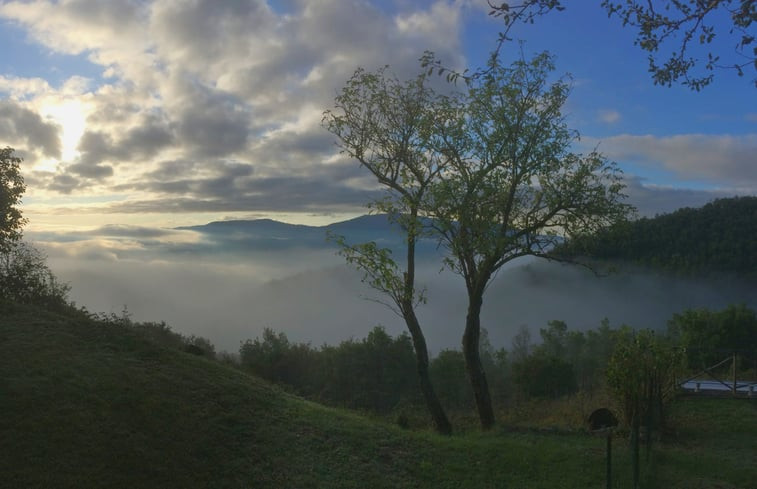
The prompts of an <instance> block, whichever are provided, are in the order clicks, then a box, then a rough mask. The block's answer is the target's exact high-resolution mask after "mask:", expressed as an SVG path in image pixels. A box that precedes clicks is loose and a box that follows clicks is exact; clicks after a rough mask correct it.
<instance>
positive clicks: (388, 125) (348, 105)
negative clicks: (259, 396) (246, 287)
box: [323, 68, 452, 434]
mask: <svg viewBox="0 0 757 489" xmlns="http://www.w3.org/2000/svg"><path fill="white" fill-rule="evenodd" d="M435 100H436V96H435V94H434V93H433V91H431V90H430V89H429V88H428V87H427V86H426V78H425V77H424V76H419V77H418V78H416V79H415V80H412V81H410V82H407V83H402V82H400V81H399V80H398V79H397V78H395V77H391V76H389V75H388V74H387V72H386V68H384V69H381V70H379V71H377V72H375V73H369V72H366V71H365V70H363V69H358V70H357V71H355V73H354V74H353V75H352V77H351V78H350V79H349V81H348V82H347V84H346V85H345V87H344V88H343V89H342V91H341V93H340V94H339V95H338V96H337V97H336V100H335V102H336V107H335V109H334V110H328V111H326V112H325V113H324V117H323V125H324V127H326V128H327V129H328V130H329V131H330V132H331V133H333V134H334V135H335V136H336V137H337V138H338V140H339V142H338V145H339V147H340V148H341V149H342V152H343V153H345V154H346V155H348V156H350V157H351V158H354V159H356V160H358V161H359V162H360V163H361V164H362V165H363V166H364V167H365V168H366V169H368V170H369V171H370V172H371V173H372V174H373V175H374V176H375V177H376V179H377V181H378V182H379V184H381V185H382V186H384V187H385V188H386V190H387V194H386V197H385V198H383V199H379V200H376V201H374V202H372V203H371V204H370V206H369V207H371V208H373V209H374V210H376V211H378V212H381V213H386V214H387V215H388V216H389V217H390V219H392V220H393V221H394V222H395V223H396V224H398V225H399V226H400V227H401V228H402V230H403V231H404V233H405V238H406V239H405V243H406V248H405V259H404V266H402V265H400V264H398V263H397V261H395V260H394V258H393V256H392V251H391V250H389V249H386V248H380V247H378V246H377V245H376V243H374V242H371V243H364V244H358V245H352V244H348V243H346V242H345V240H344V239H343V238H340V237H335V239H336V241H337V242H338V243H339V245H340V246H341V250H342V251H341V253H342V254H343V255H344V257H345V258H346V259H347V261H348V262H349V263H351V264H352V265H354V266H355V267H356V268H358V269H359V270H362V271H363V272H364V274H365V275H364V281H365V282H367V283H368V284H369V285H370V286H371V287H373V288H374V289H376V290H378V291H379V292H381V293H383V294H384V295H386V296H387V297H388V298H389V301H388V302H384V304H385V305H387V306H388V307H390V308H391V309H392V310H393V311H395V312H396V313H397V314H398V315H399V316H401V317H402V318H403V319H404V321H405V324H406V325H407V329H408V331H409V332H410V337H411V338H412V341H413V347H414V349H415V355H416V360H417V362H416V363H417V371H418V380H419V384H420V388H421V391H422V392H423V396H424V399H425V401H426V406H427V407H428V410H429V412H430V413H431V417H432V419H433V422H434V425H435V427H436V430H437V431H438V432H440V433H444V434H449V433H451V432H452V426H451V425H450V422H449V420H448V418H447V415H446V414H445V412H444V409H443V408H442V405H441V404H440V402H439V399H438V397H437V395H436V393H435V392H434V388H433V385H432V383H431V378H430V376H429V358H428V348H427V346H426V339H425V336H424V334H423V330H422V329H421V325H420V322H419V321H418V318H417V316H416V314H415V308H416V306H418V304H420V303H422V302H424V301H425V297H424V294H423V290H418V288H417V287H416V284H415V261H416V257H415V248H416V244H417V242H418V240H419V239H420V238H421V237H422V235H423V225H422V220H421V218H422V217H423V208H422V203H423V201H424V199H425V198H426V194H427V193H428V192H429V190H430V187H431V185H432V184H433V182H434V181H435V180H436V179H437V178H438V175H439V173H440V172H441V171H442V169H443V166H442V161H441V160H440V159H439V158H438V155H436V154H435V153H434V152H432V151H431V146H430V139H431V137H432V131H433V120H434V106H435V103H436V102H435Z"/></svg>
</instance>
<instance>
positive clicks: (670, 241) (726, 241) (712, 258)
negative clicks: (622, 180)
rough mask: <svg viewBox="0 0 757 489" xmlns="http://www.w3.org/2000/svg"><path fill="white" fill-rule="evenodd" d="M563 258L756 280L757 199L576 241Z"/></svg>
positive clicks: (653, 220)
mask: <svg viewBox="0 0 757 489" xmlns="http://www.w3.org/2000/svg"><path fill="white" fill-rule="evenodd" d="M557 253H558V254H559V255H561V256H578V255H581V256H590V257H593V258H597V259H602V260H611V261H618V262H625V263H633V264H637V265H642V266H648V267H653V268H657V269H662V270H665V271H670V272H675V273H681V274H720V273H728V274H736V275H739V276H742V277H745V278H749V279H755V278H757V197H735V198H729V199H718V200H715V201H713V202H711V203H709V204H707V205H705V206H703V207H701V208H683V209H679V210H677V211H675V212H672V213H670V214H662V215H658V216H656V217H653V218H641V219H638V220H635V221H631V222H627V223H624V224H622V225H618V226H615V227H612V228H610V229H607V230H605V231H604V232H602V233H600V234H599V235H597V236H591V237H584V238H582V239H575V240H573V241H571V242H568V243H566V244H565V245H564V246H563V247H561V248H560V249H559V250H557Z"/></svg>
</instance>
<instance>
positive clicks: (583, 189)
mask: <svg viewBox="0 0 757 489" xmlns="http://www.w3.org/2000/svg"><path fill="white" fill-rule="evenodd" d="M553 70H554V65H553V62H552V58H551V57H550V56H549V55H548V54H546V53H543V54H540V55H538V56H536V57H534V58H533V59H532V60H525V59H520V60H518V61H516V62H514V63H513V64H512V65H511V66H509V67H506V66H503V65H502V64H501V63H500V59H499V57H498V56H492V57H491V60H490V63H489V65H488V67H487V70H486V74H485V75H483V76H482V77H480V78H476V79H471V80H469V82H468V91H467V93H465V94H463V95H461V96H459V97H447V98H445V99H444V104H445V105H446V107H445V109H444V110H441V111H437V116H438V118H439V120H437V121H436V125H435V131H436V132H435V135H434V136H435V137H434V144H435V148H434V149H435V151H436V152H438V153H439V154H440V155H443V156H444V159H445V160H444V171H442V172H440V173H439V174H438V182H437V183H435V184H434V185H433V186H432V188H431V192H429V195H428V198H427V199H426V200H425V201H424V206H425V207H426V209H427V212H428V214H429V216H431V217H432V220H431V223H432V226H433V228H434V230H435V232H436V236H437V238H438V240H439V242H440V245H441V246H442V247H443V248H444V249H446V251H447V258H446V259H445V263H446V265H447V266H448V267H449V268H450V269H451V270H452V271H453V272H455V273H457V274H459V275H460V276H462V278H463V279H464V281H465V285H466V289H467V293H468V308H467V315H466V321H465V328H464V334H463V353H464V355H465V360H466V368H467V371H468V375H469V379H470V382H471V386H472V388H473V392H474V396H475V399H476V406H477V409H478V414H479V418H480V421H481V426H482V428H484V429H488V428H491V427H492V426H493V425H494V412H493V409H492V404H491V397H490V394H489V387H488V384H487V380H486V375H485V373H484V370H483V367H482V364H481V357H480V352H479V339H480V333H481V320H480V315H481V309H482V306H483V297H484V292H485V291H486V289H487V287H488V285H489V283H490V282H491V280H492V279H493V278H494V277H495V274H496V273H497V272H498V271H499V270H500V269H501V268H502V266H503V265H505V264H506V263H508V262H510V261H512V260H515V259H517V258H519V257H523V256H536V257H544V258H554V257H551V256H550V255H549V250H550V249H552V248H553V247H554V246H555V245H556V244H558V243H559V242H561V241H562V240H563V239H564V238H565V237H566V236H567V237H571V236H575V235H581V234H585V233H592V232H596V231H597V230H598V229H601V228H603V227H605V226H608V225H610V224H612V223H614V222H617V221H618V220H621V219H623V218H624V217H625V216H626V215H627V213H628V212H629V210H630V207H629V206H628V205H626V204H623V203H622V202H621V200H622V198H623V197H624V195H623V194H622V189H623V184H622V183H621V176H620V173H619V170H618V169H617V167H616V166H615V164H614V163H611V162H608V161H607V160H606V159H605V158H604V157H603V156H602V155H601V154H599V153H597V152H592V153H590V154H588V155H586V156H584V155H580V154H575V153H572V152H570V146H571V144H572V143H573V142H574V141H575V140H576V139H577V137H578V134H577V133H576V132H574V131H571V130H569V129H568V128H567V126H566V123H565V120H564V116H563V115H562V113H561V108H562V106H563V104H564V103H565V101H566V99H567V96H568V93H569V86H568V84H567V82H566V81H565V80H562V79H561V80H557V81H555V82H554V83H549V82H548V78H549V76H550V74H551V72H552V71H553Z"/></svg>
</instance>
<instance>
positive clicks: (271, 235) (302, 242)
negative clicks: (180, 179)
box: [177, 214, 436, 251]
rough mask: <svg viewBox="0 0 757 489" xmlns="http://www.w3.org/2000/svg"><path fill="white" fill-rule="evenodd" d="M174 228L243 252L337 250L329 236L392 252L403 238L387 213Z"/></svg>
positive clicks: (427, 247) (426, 245)
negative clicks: (312, 221)
mask: <svg viewBox="0 0 757 489" xmlns="http://www.w3.org/2000/svg"><path fill="white" fill-rule="evenodd" d="M177 229H181V230H191V231H195V232H198V233H201V234H204V235H206V236H207V237H208V238H209V239H211V240H213V241H215V242H217V243H218V244H220V245H222V246H223V247H225V248H229V247H232V248H243V249H246V250H249V249H255V250H269V251H276V250H286V249H291V248H316V249H323V248H336V245H335V244H334V243H332V242H330V241H329V240H328V236H329V234H334V235H339V236H344V237H345V238H346V240H347V242H348V243H355V244H357V243H365V242H369V241H375V242H376V243H377V244H379V245H380V246H383V247H387V248H391V249H393V250H401V249H404V246H405V242H404V235H403V233H402V231H401V229H400V228H399V226H398V225H397V224H394V223H392V222H391V221H390V219H389V218H388V216H387V215H386V214H375V215H365V216H360V217H356V218H354V219H350V220H347V221H341V222H336V223H333V224H329V225H326V226H306V225H302V224H287V223H283V222H279V221H274V220H271V219H255V220H234V221H215V222H211V223H208V224H204V225H199V226H185V227H180V228H177ZM435 246H436V244H435V242H432V241H431V240H424V241H423V243H422V244H421V246H420V247H419V248H420V251H422V250H427V251H431V250H432V249H435Z"/></svg>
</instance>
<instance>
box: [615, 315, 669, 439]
mask: <svg viewBox="0 0 757 489" xmlns="http://www.w3.org/2000/svg"><path fill="white" fill-rule="evenodd" d="M681 365H682V353H681V349H680V348H676V347H674V345H672V344H671V343H670V342H669V341H668V340H666V339H664V338H660V337H659V336H658V335H656V334H655V333H654V331H651V330H648V329H644V330H640V331H636V332H630V333H629V332H627V331H626V332H624V333H623V334H621V335H620V337H619V339H618V343H617V344H616V346H615V350H614V352H613V354H612V357H610V362H609V364H608V365H607V385H608V387H609V388H610V392H611V393H612V395H613V397H614V398H615V400H616V402H617V404H618V405H619V407H620V409H621V412H622V415H623V419H624V420H625V422H626V423H627V424H628V425H629V426H630V425H631V423H632V421H633V420H634V418H636V419H637V420H638V419H640V420H644V421H646V426H648V427H652V426H654V427H664V425H665V407H666V404H667V403H668V402H669V401H670V400H671V399H672V398H673V395H674V393H675V391H676V389H677V387H678V386H677V385H676V384H675V381H676V374H677V373H678V372H679V371H680V368H681Z"/></svg>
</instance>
